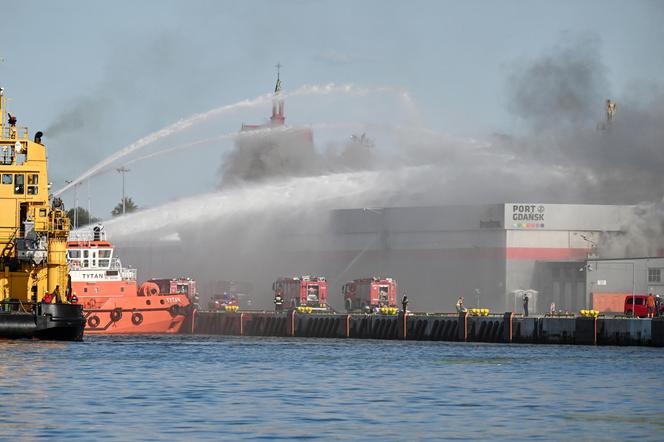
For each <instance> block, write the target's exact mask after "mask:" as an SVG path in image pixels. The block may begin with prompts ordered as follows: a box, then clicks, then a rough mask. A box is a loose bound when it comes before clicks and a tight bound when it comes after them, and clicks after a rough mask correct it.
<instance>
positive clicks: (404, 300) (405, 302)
mask: <svg viewBox="0 0 664 442" xmlns="http://www.w3.org/2000/svg"><path fill="white" fill-rule="evenodd" d="M401 306H402V307H403V311H404V313H405V312H406V309H407V308H408V296H406V293H404V294H403V296H402V297H401Z"/></svg>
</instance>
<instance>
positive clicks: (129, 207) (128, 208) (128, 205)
mask: <svg viewBox="0 0 664 442" xmlns="http://www.w3.org/2000/svg"><path fill="white" fill-rule="evenodd" d="M124 205H125V212H126V213H131V212H135V211H137V210H138V206H137V205H136V203H134V201H132V199H131V197H129V196H128V197H125V199H124ZM111 215H113V216H120V215H122V199H120V202H119V203H118V205H117V206H115V208H114V209H113V211H112V212H111Z"/></svg>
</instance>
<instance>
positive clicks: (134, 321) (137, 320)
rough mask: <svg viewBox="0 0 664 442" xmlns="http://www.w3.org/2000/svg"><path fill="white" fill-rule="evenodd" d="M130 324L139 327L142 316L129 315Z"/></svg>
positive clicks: (136, 314)
mask: <svg viewBox="0 0 664 442" xmlns="http://www.w3.org/2000/svg"><path fill="white" fill-rule="evenodd" d="M131 323H132V324H134V325H141V324H142V323H143V314H141V313H138V312H136V313H134V314H132V315H131Z"/></svg>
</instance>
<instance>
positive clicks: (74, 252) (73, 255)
mask: <svg viewBox="0 0 664 442" xmlns="http://www.w3.org/2000/svg"><path fill="white" fill-rule="evenodd" d="M69 257H70V258H80V257H81V251H80V250H70V251H69Z"/></svg>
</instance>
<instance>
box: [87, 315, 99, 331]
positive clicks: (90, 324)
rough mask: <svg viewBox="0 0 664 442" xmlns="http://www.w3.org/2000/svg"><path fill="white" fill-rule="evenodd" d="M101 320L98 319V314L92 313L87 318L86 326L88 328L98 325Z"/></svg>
mask: <svg viewBox="0 0 664 442" xmlns="http://www.w3.org/2000/svg"><path fill="white" fill-rule="evenodd" d="M100 322H101V321H100V320H99V316H97V315H93V316H90V317H89V318H88V327H90V328H97V327H99V323H100Z"/></svg>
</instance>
